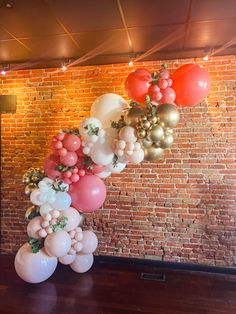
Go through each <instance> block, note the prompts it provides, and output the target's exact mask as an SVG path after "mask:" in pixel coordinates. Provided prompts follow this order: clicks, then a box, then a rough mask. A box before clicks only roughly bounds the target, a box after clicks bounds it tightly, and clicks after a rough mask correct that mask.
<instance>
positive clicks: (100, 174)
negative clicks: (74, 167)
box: [96, 171, 111, 179]
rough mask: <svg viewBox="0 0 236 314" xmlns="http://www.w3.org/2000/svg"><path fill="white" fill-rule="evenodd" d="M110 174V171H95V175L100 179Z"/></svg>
mask: <svg viewBox="0 0 236 314" xmlns="http://www.w3.org/2000/svg"><path fill="white" fill-rule="evenodd" d="M110 175H111V172H107V171H103V172H100V173H96V176H97V177H99V178H101V179H106V178H108V177H110Z"/></svg>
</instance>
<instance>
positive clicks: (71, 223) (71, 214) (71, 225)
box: [63, 207, 84, 232]
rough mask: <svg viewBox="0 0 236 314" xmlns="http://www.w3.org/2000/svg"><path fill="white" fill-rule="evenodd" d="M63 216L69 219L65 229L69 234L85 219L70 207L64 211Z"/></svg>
mask: <svg viewBox="0 0 236 314" xmlns="http://www.w3.org/2000/svg"><path fill="white" fill-rule="evenodd" d="M63 216H65V217H66V218H67V219H68V220H67V224H66V227H65V231H67V232H69V231H71V230H73V229H75V228H76V227H78V226H79V225H80V224H81V223H82V222H83V219H84V218H83V216H82V215H80V213H78V211H77V210H76V209H75V208H73V207H69V208H68V209H66V210H64V211H63Z"/></svg>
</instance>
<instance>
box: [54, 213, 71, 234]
mask: <svg viewBox="0 0 236 314" xmlns="http://www.w3.org/2000/svg"><path fill="white" fill-rule="evenodd" d="M67 222H68V218H67V217H65V216H62V217H61V218H60V220H59V221H58V222H56V223H55V224H54V225H52V230H53V232H58V231H62V230H64V229H65V227H66V225H67Z"/></svg>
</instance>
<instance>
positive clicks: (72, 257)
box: [59, 254, 76, 265]
mask: <svg viewBox="0 0 236 314" xmlns="http://www.w3.org/2000/svg"><path fill="white" fill-rule="evenodd" d="M75 258H76V254H67V255H65V256H62V257H59V262H60V263H61V264H63V265H69V264H71V263H73V262H74V260H75Z"/></svg>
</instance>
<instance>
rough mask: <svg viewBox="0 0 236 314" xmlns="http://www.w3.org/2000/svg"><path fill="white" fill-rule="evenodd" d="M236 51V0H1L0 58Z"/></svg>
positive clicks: (94, 58)
mask: <svg viewBox="0 0 236 314" xmlns="http://www.w3.org/2000/svg"><path fill="white" fill-rule="evenodd" d="M209 53H210V54H214V55H224V54H236V0H224V1H222V0H169V1H163V0H15V1H2V0H0V64H3V65H6V64H10V65H11V67H16V68H35V67H48V66H60V65H61V63H62V62H63V60H64V61H66V62H67V61H69V62H71V64H78V65H92V64H108V63H119V62H128V60H129V58H134V59H136V60H158V59H173V58H188V57H203V56H204V55H206V54H209Z"/></svg>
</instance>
